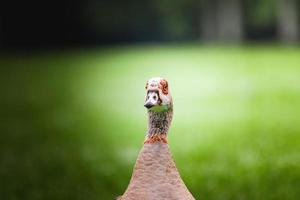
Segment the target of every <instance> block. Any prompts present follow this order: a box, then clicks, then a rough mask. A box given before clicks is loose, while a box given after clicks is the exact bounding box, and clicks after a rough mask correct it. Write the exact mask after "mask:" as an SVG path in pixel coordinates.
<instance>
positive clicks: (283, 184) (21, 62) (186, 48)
mask: <svg viewBox="0 0 300 200" xmlns="http://www.w3.org/2000/svg"><path fill="white" fill-rule="evenodd" d="M299 55H300V49H298V48H287V47H285V48H282V47H273V46H268V47H263V46H259V47H253V46H251V47H243V48H242V47H233V48H228V47H227V48H224V47H198V46H193V45H173V46H172V45H169V46H154V45H153V46H129V47H120V48H117V47H115V48H102V49H93V50H78V51H70V52H51V53H44V54H39V55H38V54H35V55H31V56H28V55H27V56H20V55H19V56H15V55H11V56H5V57H4V56H2V57H1V58H0V66H1V68H0V81H1V82H0V88H1V91H2V95H1V97H0V101H1V107H2V108H1V113H2V114H1V120H0V124H1V126H0V132H1V140H0V157H1V160H0V180H1V182H0V194H1V195H0V196H1V199H6V200H10V199H31V200H34V199H113V198H115V197H116V196H118V195H120V194H122V193H123V192H124V190H125V189H126V186H127V184H128V182H129V179H130V176H131V172H132V168H133V165H134V162H135V159H136V157H137V154H138V151H139V149H140V148H141V146H142V141H143V138H144V133H145V130H146V110H145V109H144V107H143V101H144V95H145V91H144V87H145V83H146V80H147V79H148V78H149V77H152V76H163V77H165V78H167V79H168V80H169V83H170V89H171V92H172V95H173V98H174V110H175V111H174V112H175V113H174V120H173V124H172V127H171V130H170V134H169V144H170V147H171V150H172V152H173V154H174V159H175V161H176V162H177V167H178V169H179V171H180V173H181V175H182V178H183V180H184V181H185V183H186V185H187V186H188V188H189V189H190V191H191V192H192V193H193V195H194V196H195V197H196V199H205V200H232V199H240V200H242V199H245V200H246V199H247V200H256V199H257V200H258V199H264V200H268V199H270V200H271V199H272V200H283V199H284V200H295V199H297V198H299V196H300V190H299V185H300V156H299V155H300V150H299V146H300V135H299V133H300V125H299V124H300V78H299V74H300V68H299V65H300V56H299Z"/></svg>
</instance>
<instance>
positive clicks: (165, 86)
mask: <svg viewBox="0 0 300 200" xmlns="http://www.w3.org/2000/svg"><path fill="white" fill-rule="evenodd" d="M159 88H160V89H161V91H162V92H163V93H164V94H165V95H167V94H168V82H167V81H166V80H165V79H162V80H161V81H160V82H159Z"/></svg>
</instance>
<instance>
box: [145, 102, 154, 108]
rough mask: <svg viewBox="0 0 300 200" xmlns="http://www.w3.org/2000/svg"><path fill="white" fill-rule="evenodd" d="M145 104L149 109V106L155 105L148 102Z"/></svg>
mask: <svg viewBox="0 0 300 200" xmlns="http://www.w3.org/2000/svg"><path fill="white" fill-rule="evenodd" d="M144 106H145V107H146V108H148V109H149V108H152V107H153V106H154V105H153V104H152V103H150V102H148V103H146V104H145V105H144Z"/></svg>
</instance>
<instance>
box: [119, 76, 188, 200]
mask: <svg viewBox="0 0 300 200" xmlns="http://www.w3.org/2000/svg"><path fill="white" fill-rule="evenodd" d="M146 91H147V94H146V100H145V101H146V102H145V105H144V106H145V107H146V108H147V110H148V130H147V133H146V138H145V141H144V145H143V148H142V149H141V151H140V153H139V155H138V158H137V161H136V164H135V167H134V170H133V174H132V177H131V180H130V183H129V185H128V187H127V189H126V191H125V193H124V194H123V195H122V196H121V197H118V198H117V199H118V200H194V197H193V196H192V194H191V193H190V192H189V190H188V189H187V187H186V186H185V184H184V182H183V180H182V179H181V177H180V175H179V172H178V170H177V168H176V165H175V162H174V160H173V158H172V154H171V152H170V149H169V145H168V141H167V133H168V130H169V127H170V124H171V121H172V116H173V104H172V97H171V94H170V91H169V87H168V82H167V81H166V80H165V79H163V78H160V77H155V78H151V79H150V80H148V81H147V84H146Z"/></svg>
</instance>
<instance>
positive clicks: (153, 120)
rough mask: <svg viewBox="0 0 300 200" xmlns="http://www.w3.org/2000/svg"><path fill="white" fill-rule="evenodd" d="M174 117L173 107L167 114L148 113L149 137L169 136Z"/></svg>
mask: <svg viewBox="0 0 300 200" xmlns="http://www.w3.org/2000/svg"><path fill="white" fill-rule="evenodd" d="M172 117H173V107H172V106H171V107H170V108H169V110H167V111H165V112H154V111H150V110H149V111H148V130H147V136H148V137H151V136H153V135H160V134H165V135H166V134H167V133H168V130H169V127H170V125H171V121H172Z"/></svg>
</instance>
